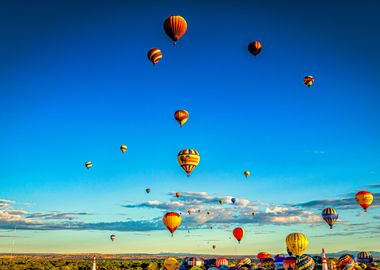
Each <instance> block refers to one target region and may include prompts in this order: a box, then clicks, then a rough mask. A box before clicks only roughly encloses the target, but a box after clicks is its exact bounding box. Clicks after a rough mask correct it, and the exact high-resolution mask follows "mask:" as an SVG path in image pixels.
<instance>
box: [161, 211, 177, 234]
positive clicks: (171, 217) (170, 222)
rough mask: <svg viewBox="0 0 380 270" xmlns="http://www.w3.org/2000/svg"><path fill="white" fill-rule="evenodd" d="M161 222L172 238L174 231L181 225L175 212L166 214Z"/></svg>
mask: <svg viewBox="0 0 380 270" xmlns="http://www.w3.org/2000/svg"><path fill="white" fill-rule="evenodd" d="M162 222H163V223H164V225H165V226H166V228H167V229H168V230H169V232H171V234H172V237H173V234H174V232H175V230H177V228H178V227H179V225H181V215H180V214H178V213H176V212H169V213H166V214H165V215H164V216H163V218H162Z"/></svg>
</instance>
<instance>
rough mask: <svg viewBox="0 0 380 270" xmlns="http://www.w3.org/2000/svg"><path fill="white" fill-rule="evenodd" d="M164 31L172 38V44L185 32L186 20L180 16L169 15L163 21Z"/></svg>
mask: <svg viewBox="0 0 380 270" xmlns="http://www.w3.org/2000/svg"><path fill="white" fill-rule="evenodd" d="M164 30H165V33H166V34H167V35H168V36H169V37H170V38H171V39H172V40H173V42H174V45H176V43H177V41H178V40H179V39H180V38H181V37H182V36H183V35H184V34H185V33H186V31H187V22H186V20H185V19H184V18H183V17H181V16H169V17H167V18H166V20H165V22H164Z"/></svg>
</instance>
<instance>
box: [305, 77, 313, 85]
mask: <svg viewBox="0 0 380 270" xmlns="http://www.w3.org/2000/svg"><path fill="white" fill-rule="evenodd" d="M303 83H304V84H305V85H306V86H307V87H310V86H312V85H313V83H314V77H313V76H305V78H303Z"/></svg>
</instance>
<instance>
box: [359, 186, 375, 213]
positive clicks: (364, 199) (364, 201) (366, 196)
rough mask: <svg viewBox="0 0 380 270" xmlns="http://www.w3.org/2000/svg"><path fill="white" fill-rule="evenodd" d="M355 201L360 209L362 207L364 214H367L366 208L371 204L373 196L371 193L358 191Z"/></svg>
mask: <svg viewBox="0 0 380 270" xmlns="http://www.w3.org/2000/svg"><path fill="white" fill-rule="evenodd" d="M356 201H357V202H358V204H360V206H361V207H363V209H364V212H367V209H368V207H369V206H370V205H371V204H372V202H373V195H372V193H371V192H368V191H365V190H363V191H359V192H358V193H356Z"/></svg>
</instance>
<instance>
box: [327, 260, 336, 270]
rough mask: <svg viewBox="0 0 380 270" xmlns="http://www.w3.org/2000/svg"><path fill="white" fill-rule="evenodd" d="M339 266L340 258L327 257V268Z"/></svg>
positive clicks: (332, 268) (334, 268) (330, 269)
mask: <svg viewBox="0 0 380 270" xmlns="http://www.w3.org/2000/svg"><path fill="white" fill-rule="evenodd" d="M337 267H338V260H337V259H335V258H327V268H328V269H329V270H336V269H337Z"/></svg>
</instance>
